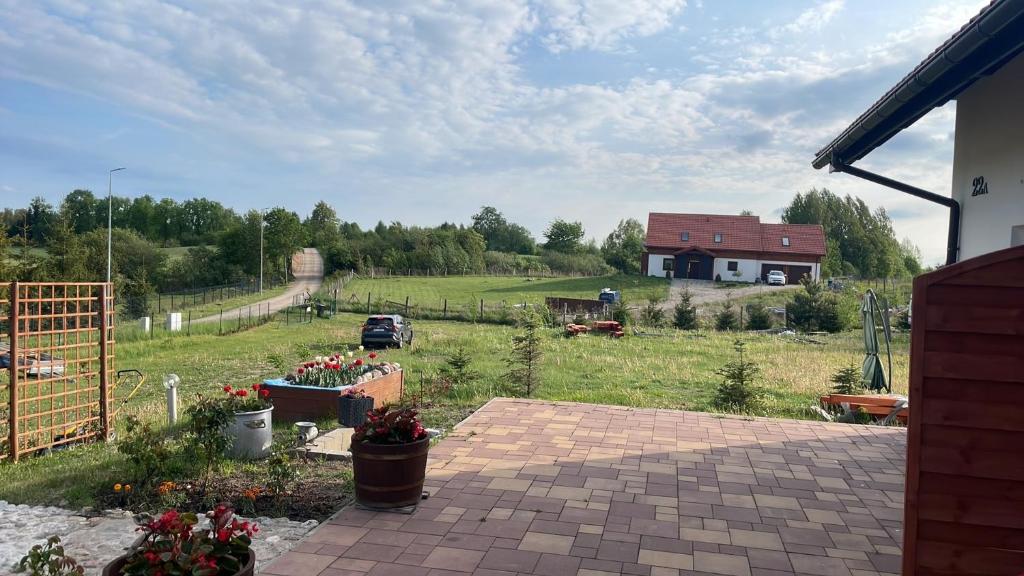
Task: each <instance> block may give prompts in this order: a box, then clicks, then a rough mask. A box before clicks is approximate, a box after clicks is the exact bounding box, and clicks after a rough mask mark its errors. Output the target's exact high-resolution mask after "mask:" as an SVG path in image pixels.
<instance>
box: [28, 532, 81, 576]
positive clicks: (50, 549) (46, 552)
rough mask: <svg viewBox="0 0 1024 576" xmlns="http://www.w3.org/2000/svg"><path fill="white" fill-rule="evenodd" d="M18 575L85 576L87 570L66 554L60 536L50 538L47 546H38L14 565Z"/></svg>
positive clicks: (47, 540)
mask: <svg viewBox="0 0 1024 576" xmlns="http://www.w3.org/2000/svg"><path fill="white" fill-rule="evenodd" d="M14 572H15V573H16V574H28V575H29V576H83V575H84V574H85V568H83V567H82V566H81V565H79V564H78V562H76V561H75V559H74V558H72V557H70V556H68V555H67V554H66V553H65V552H64V547H63V546H61V544H60V536H50V537H49V538H47V539H46V544H36V545H35V546H33V547H32V549H31V550H29V551H28V554H26V555H25V556H24V557H22V559H21V561H19V562H18V563H17V564H15V565H14Z"/></svg>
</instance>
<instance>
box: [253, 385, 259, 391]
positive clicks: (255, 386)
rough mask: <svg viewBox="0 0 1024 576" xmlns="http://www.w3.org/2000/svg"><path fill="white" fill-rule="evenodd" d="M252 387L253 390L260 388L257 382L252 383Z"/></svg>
mask: <svg viewBox="0 0 1024 576" xmlns="http://www.w3.org/2000/svg"><path fill="white" fill-rule="evenodd" d="M252 389H253V390H259V389H260V385H259V384H253V385H252Z"/></svg>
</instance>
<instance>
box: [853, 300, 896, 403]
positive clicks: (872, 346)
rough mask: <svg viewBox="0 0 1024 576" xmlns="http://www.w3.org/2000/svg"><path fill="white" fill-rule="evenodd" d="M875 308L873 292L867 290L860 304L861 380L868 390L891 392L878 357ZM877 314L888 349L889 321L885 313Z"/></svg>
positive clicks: (890, 360) (876, 304)
mask: <svg viewBox="0 0 1024 576" xmlns="http://www.w3.org/2000/svg"><path fill="white" fill-rule="evenodd" d="M875 310H879V306H878V299H877V297H876V296H875V293H874V292H872V291H871V290H868V291H867V293H865V294H864V301H863V302H862V303H861V306H860V313H861V318H862V320H863V325H864V352H865V356H864V365H863V367H862V371H861V382H862V383H863V384H864V386H865V387H866V388H867V389H868V390H873V391H875V392H881V391H883V390H884V391H885V392H892V388H890V387H889V383H888V381H887V378H886V374H885V369H883V368H882V360H881V359H880V358H879V357H878V352H879V349H878V332H876V331H875ZM879 316H880V317H881V320H882V328H883V333H884V334H885V340H886V342H885V344H886V348H887V349H888V346H889V340H890V336H889V334H890V332H889V323H888V322H887V321H886V318H885V315H884V314H881V310H879ZM889 366H890V370H891V369H892V368H891V366H892V358H891V356H890V359H889Z"/></svg>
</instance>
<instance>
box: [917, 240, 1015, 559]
mask: <svg viewBox="0 0 1024 576" xmlns="http://www.w3.org/2000/svg"><path fill="white" fill-rule="evenodd" d="M906 490H907V495H906V496H907V498H906V512H905V530H906V532H905V535H904V555H903V574H904V575H913V574H921V575H923V574H929V575H930V574H984V575H1002V574H1005V575H1014V576H1016V575H1017V574H1021V573H1022V572H1024V246H1021V247H1017V248H1011V249H1008V250H1002V251H999V252H995V253H992V254H988V255H985V256H980V257H978V258H972V259H970V260H965V261H964V262H960V263H958V264H954V265H952V266H949V267H946V268H942V269H940V270H937V271H935V272H932V273H930V274H926V275H924V276H921V277H919V278H917V280H916V281H915V282H914V304H913V328H912V333H911V355H910V428H909V431H908V442H907V488H906Z"/></svg>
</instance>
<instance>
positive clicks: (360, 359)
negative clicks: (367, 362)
mask: <svg viewBox="0 0 1024 576" xmlns="http://www.w3.org/2000/svg"><path fill="white" fill-rule="evenodd" d="M355 364H356V366H362V365H363V359H362V358H356V362H355Z"/></svg>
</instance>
